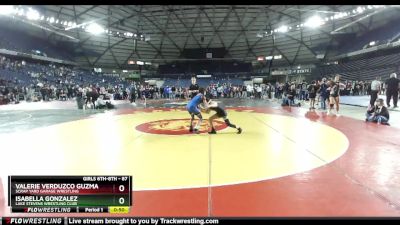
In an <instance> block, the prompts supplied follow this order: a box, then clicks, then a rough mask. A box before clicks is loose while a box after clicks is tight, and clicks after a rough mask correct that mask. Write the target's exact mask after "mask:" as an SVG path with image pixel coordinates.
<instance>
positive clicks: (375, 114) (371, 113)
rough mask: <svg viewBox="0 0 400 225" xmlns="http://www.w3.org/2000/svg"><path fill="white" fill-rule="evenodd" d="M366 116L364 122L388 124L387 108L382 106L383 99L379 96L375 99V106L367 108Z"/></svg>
mask: <svg viewBox="0 0 400 225" xmlns="http://www.w3.org/2000/svg"><path fill="white" fill-rule="evenodd" d="M366 116H367V118H366V119H365V121H366V122H374V123H378V124H385V125H389V123H388V121H389V110H388V109H387V108H386V106H384V101H383V99H381V98H379V99H378V100H376V102H375V106H373V107H370V109H368V111H367V114H366Z"/></svg>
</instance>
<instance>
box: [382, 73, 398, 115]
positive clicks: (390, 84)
mask: <svg viewBox="0 0 400 225" xmlns="http://www.w3.org/2000/svg"><path fill="white" fill-rule="evenodd" d="M385 83H386V104H387V106H388V107H390V100H391V98H392V97H393V108H397V100H398V98H399V84H400V80H399V79H397V74H396V73H392V74H390V78H389V79H388V80H387V81H386V82H385Z"/></svg>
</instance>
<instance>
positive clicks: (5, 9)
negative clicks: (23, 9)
mask: <svg viewBox="0 0 400 225" xmlns="http://www.w3.org/2000/svg"><path fill="white" fill-rule="evenodd" d="M15 11H16V10H15V8H14V6H12V5H0V15H10V14H12V13H15Z"/></svg>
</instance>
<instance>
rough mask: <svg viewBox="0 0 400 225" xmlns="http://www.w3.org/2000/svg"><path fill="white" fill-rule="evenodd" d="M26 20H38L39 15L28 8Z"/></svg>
mask: <svg viewBox="0 0 400 225" xmlns="http://www.w3.org/2000/svg"><path fill="white" fill-rule="evenodd" d="M26 18H28V20H38V19H40V14H39V12H38V11H36V10H34V9H31V8H29V10H28V12H27V13H26Z"/></svg>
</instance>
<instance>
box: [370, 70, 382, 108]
mask: <svg viewBox="0 0 400 225" xmlns="http://www.w3.org/2000/svg"><path fill="white" fill-rule="evenodd" d="M379 80H380V79H379V77H376V78H375V80H373V81H372V83H371V99H370V101H369V105H370V107H372V106H373V105H374V103H375V101H376V99H377V98H378V93H379V91H380V89H381V82H380V81H379Z"/></svg>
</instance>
